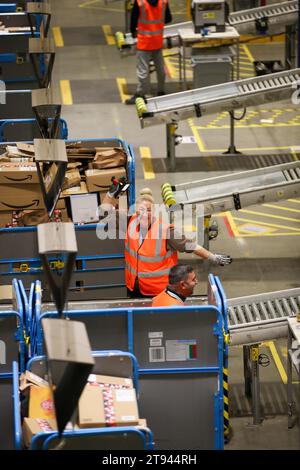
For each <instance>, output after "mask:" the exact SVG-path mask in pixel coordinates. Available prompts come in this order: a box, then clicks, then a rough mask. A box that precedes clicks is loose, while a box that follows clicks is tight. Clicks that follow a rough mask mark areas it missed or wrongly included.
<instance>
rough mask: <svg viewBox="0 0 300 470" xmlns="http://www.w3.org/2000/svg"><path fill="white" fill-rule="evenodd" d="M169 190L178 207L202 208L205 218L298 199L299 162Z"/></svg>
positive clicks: (193, 182)
mask: <svg viewBox="0 0 300 470" xmlns="http://www.w3.org/2000/svg"><path fill="white" fill-rule="evenodd" d="M171 189H172V191H173V194H174V197H175V201H176V203H177V204H181V205H188V204H192V205H196V204H201V205H202V206H203V210H204V215H212V214H214V213H217V212H223V211H228V210H229V211H230V210H238V209H241V208H244V207H246V206H251V205H255V204H263V203H266V202H271V201H272V202H274V201H279V200H281V199H288V198H291V197H298V196H300V161H296V162H290V163H283V164H281V165H274V166H271V167H265V168H259V169H256V170H250V171H243V172H239V173H233V174H231V175H224V176H217V177H215V178H207V179H203V180H197V181H190V182H188V183H181V184H177V185H176V186H172V187H171Z"/></svg>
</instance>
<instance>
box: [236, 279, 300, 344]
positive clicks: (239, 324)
mask: <svg viewBox="0 0 300 470" xmlns="http://www.w3.org/2000/svg"><path fill="white" fill-rule="evenodd" d="M298 312H300V288H297V289H288V290H282V291H276V292H268V293H264V294H258V295H257V294H255V295H250V296H247V297H237V298H234V299H229V300H228V324H229V331H230V344H231V345H232V346H235V345H245V344H257V343H260V342H262V341H268V340H273V339H277V338H282V337H286V336H287V321H286V320H287V318H289V317H293V316H295V315H296V314H297V313H298Z"/></svg>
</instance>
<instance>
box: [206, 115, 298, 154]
mask: <svg viewBox="0 0 300 470" xmlns="http://www.w3.org/2000/svg"><path fill="white" fill-rule="evenodd" d="M235 115H237V113H235ZM270 119H271V118H270ZM241 122H245V124H239V123H237V124H236V125H235V127H236V128H238V129H249V128H252V129H256V128H259V127H299V126H300V122H297V123H296V122H293V123H287V122H277V123H273V122H272V123H267V122H266V123H260V122H258V123H256V124H249V123H248V124H247V118H246V119H243V120H242V121H241ZM208 125H209V124H207V125H205V126H197V128H198V129H213V128H212V127H208ZM215 129H230V125H229V124H222V126H217V127H215ZM285 148H290V147H285Z"/></svg>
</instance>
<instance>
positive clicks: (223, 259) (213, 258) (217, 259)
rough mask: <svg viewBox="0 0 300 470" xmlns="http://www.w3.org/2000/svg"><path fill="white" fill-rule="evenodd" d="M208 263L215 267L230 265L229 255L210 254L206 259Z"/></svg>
mask: <svg viewBox="0 0 300 470" xmlns="http://www.w3.org/2000/svg"><path fill="white" fill-rule="evenodd" d="M208 259H209V261H210V262H211V263H213V264H215V265H217V266H225V264H230V263H232V258H231V256H229V255H221V254H219V253H211V254H210V255H209V257H208Z"/></svg>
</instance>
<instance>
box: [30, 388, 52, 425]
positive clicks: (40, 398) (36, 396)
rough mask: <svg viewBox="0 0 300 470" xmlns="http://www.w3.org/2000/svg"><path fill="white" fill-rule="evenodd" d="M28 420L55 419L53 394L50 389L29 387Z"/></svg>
mask: <svg viewBox="0 0 300 470" xmlns="http://www.w3.org/2000/svg"><path fill="white" fill-rule="evenodd" d="M29 418H44V419H55V409H54V402H53V394H52V391H51V388H50V387H36V386H35V385H33V386H32V387H30V394H29Z"/></svg>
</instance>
